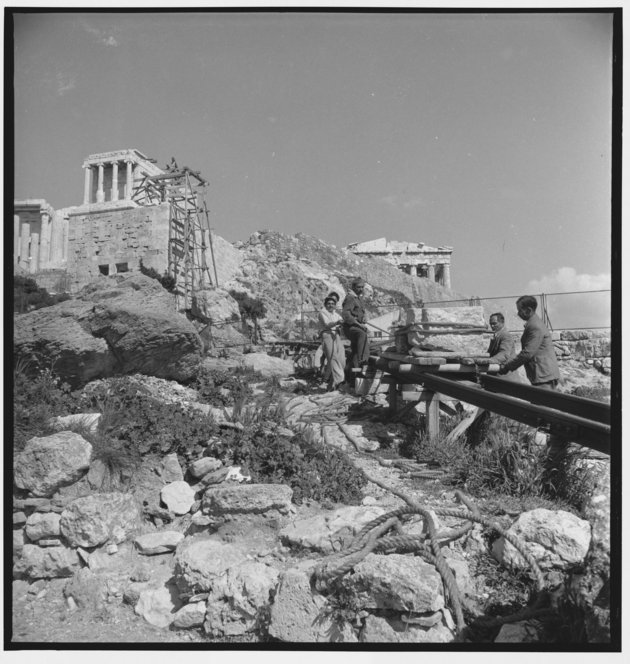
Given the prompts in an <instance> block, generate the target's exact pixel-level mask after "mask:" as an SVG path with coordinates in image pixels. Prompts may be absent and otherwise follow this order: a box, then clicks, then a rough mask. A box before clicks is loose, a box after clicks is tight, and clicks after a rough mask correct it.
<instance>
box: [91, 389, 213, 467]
mask: <svg viewBox="0 0 630 664" xmlns="http://www.w3.org/2000/svg"><path fill="white" fill-rule="evenodd" d="M84 405H85V406H86V407H87V408H89V409H90V410H93V409H95V408H96V409H98V410H100V411H101V412H102V413H103V416H102V420H103V423H102V425H101V430H102V431H103V432H104V433H106V434H107V435H109V436H110V437H111V438H116V439H118V440H120V441H122V442H123V443H124V444H125V445H127V446H129V448H130V449H133V450H136V451H137V452H138V453H140V454H148V453H152V452H155V453H160V454H169V453H171V452H177V453H179V454H188V453H189V452H191V451H192V450H193V449H194V448H196V447H198V446H202V445H203V444H204V443H205V441H206V440H207V439H208V438H209V437H210V436H212V435H213V434H215V433H216V432H217V431H218V429H217V426H216V424H215V422H214V420H213V419H212V417H209V416H207V415H205V414H204V413H202V412H200V411H197V410H194V409H190V410H189V409H186V408H184V407H183V406H181V405H180V404H176V403H163V402H161V401H159V400H158V399H155V398H154V397H152V396H150V395H149V394H148V393H147V392H146V391H145V390H143V389H142V388H141V387H140V386H139V385H138V384H137V383H135V382H133V381H131V380H129V378H127V377H122V378H115V379H111V380H109V381H107V383H106V384H101V385H98V386H97V387H96V388H95V389H94V390H92V391H91V392H90V394H89V395H88V396H87V397H86V398H85V399H84Z"/></svg>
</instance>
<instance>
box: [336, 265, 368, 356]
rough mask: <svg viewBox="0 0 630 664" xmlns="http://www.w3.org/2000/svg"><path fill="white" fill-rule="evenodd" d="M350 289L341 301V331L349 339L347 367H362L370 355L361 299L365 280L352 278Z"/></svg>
mask: <svg viewBox="0 0 630 664" xmlns="http://www.w3.org/2000/svg"><path fill="white" fill-rule="evenodd" d="M351 288H352V290H350V291H349V292H348V294H347V295H346V298H345V299H344V301H343V308H342V311H341V317H342V318H343V333H344V334H345V335H346V338H347V339H350V350H351V357H350V360H349V366H348V367H347V369H348V368H354V369H357V368H358V369H362V368H363V367H364V366H365V365H366V364H367V361H368V358H369V357H370V346H369V344H368V335H367V326H366V324H365V308H364V307H363V302H362V301H361V296H362V295H363V290H364V289H365V281H364V280H363V279H361V277H358V278H356V279H354V280H353V282H352V285H351Z"/></svg>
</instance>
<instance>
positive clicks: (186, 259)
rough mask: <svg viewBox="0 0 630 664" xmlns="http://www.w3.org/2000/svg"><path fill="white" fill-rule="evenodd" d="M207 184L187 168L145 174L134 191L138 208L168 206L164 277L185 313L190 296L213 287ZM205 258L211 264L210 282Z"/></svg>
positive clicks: (215, 283) (214, 267)
mask: <svg viewBox="0 0 630 664" xmlns="http://www.w3.org/2000/svg"><path fill="white" fill-rule="evenodd" d="M207 187H208V183H207V181H206V180H204V179H203V178H202V177H201V176H200V175H199V172H198V171H192V170H190V169H189V168H188V167H183V168H181V169H180V168H177V167H175V168H174V169H171V170H168V171H167V172H165V173H163V174H160V175H146V176H145V177H144V178H143V179H142V181H141V182H140V183H139V184H138V186H137V187H135V188H134V194H133V200H134V201H135V202H136V203H138V204H139V205H159V204H160V203H168V204H169V227H168V274H169V275H170V276H171V277H173V279H174V280H175V287H174V292H175V295H176V296H177V308H178V309H180V310H185V311H189V310H190V309H191V308H192V302H193V296H194V293H195V292H196V291H198V290H200V289H202V288H211V287H213V286H214V287H216V286H217V271H216V265H215V262H214V250H213V246H212V232H211V229H210V220H209V215H208V207H207V205H206V200H205V193H206V189H207ZM208 256H209V257H210V260H211V262H212V268H213V271H214V282H213V281H212V277H211V275H210V268H209V266H208V260H207V258H208Z"/></svg>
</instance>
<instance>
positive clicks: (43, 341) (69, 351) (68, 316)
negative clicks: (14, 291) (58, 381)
mask: <svg viewBox="0 0 630 664" xmlns="http://www.w3.org/2000/svg"><path fill="white" fill-rule="evenodd" d="M90 310H91V306H90V304H89V303H87V302H80V301H75V300H67V301H66V302H60V303H59V304H55V305H53V306H51V307H44V308H42V309H37V310H36V311H31V312H29V313H26V314H23V315H21V316H17V317H16V318H15V323H14V325H15V327H14V336H13V338H14V352H15V354H16V355H19V356H22V357H28V358H31V357H33V358H36V357H38V356H39V357H42V358H44V359H48V360H52V358H53V357H54V358H55V373H56V374H57V375H58V376H60V377H62V378H63V380H65V381H67V382H68V383H70V384H71V385H73V386H78V385H82V384H84V383H87V382H89V381H90V380H93V379H94V378H99V377H100V376H109V375H112V374H113V373H114V371H115V367H116V357H115V356H114V354H113V353H112V352H111V350H110V348H109V346H108V345H107V342H106V341H105V340H104V339H100V338H97V337H95V336H93V335H92V334H91V333H90V331H89V329H87V327H86V325H85V319H86V317H88V316H89V313H90Z"/></svg>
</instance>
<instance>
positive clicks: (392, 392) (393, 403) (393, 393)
mask: <svg viewBox="0 0 630 664" xmlns="http://www.w3.org/2000/svg"><path fill="white" fill-rule="evenodd" d="M387 403H388V404H389V415H390V416H394V415H395V414H396V410H397V408H398V385H397V384H396V382H395V381H392V382H391V383H390V384H389V387H388V390H387Z"/></svg>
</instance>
